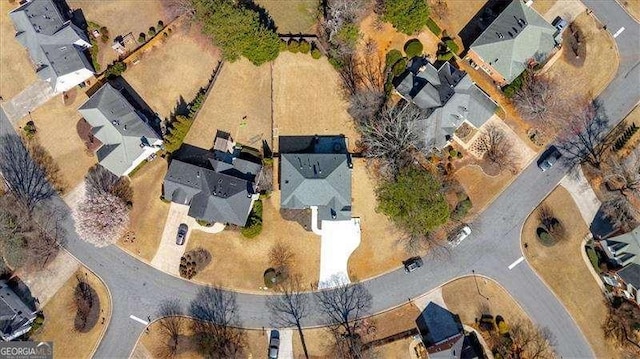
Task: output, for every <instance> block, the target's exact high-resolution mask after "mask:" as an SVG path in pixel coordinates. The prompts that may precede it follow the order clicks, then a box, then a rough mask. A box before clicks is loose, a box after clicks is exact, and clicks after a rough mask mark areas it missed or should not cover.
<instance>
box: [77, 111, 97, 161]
mask: <svg viewBox="0 0 640 359" xmlns="http://www.w3.org/2000/svg"><path fill="white" fill-rule="evenodd" d="M92 129H93V127H92V126H91V125H90V124H89V122H87V121H86V120H85V119H84V118H81V119H79V120H78V122H77V123H76V132H77V133H78V137H80V139H81V140H82V142H84V145H85V146H86V147H87V151H88V152H89V153H90V154H91V155H93V153H94V152H95V151H96V150H97V149H98V148H100V146H102V142H100V140H98V139H97V138H95V136H94V135H93V131H92Z"/></svg>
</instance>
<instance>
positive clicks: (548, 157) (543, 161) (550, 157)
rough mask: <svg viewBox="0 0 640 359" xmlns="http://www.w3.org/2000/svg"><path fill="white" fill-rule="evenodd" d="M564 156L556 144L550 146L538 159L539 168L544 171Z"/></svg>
mask: <svg viewBox="0 0 640 359" xmlns="http://www.w3.org/2000/svg"><path fill="white" fill-rule="evenodd" d="M560 157H562V154H561V153H560V151H558V149H557V148H556V147H555V146H550V147H549V148H548V149H547V150H546V151H544V152H543V153H542V156H540V158H539V159H538V168H540V170H541V171H542V172H544V171H546V170H548V169H550V168H551V167H553V165H554V164H555V163H556V162H558V160H559V159H560Z"/></svg>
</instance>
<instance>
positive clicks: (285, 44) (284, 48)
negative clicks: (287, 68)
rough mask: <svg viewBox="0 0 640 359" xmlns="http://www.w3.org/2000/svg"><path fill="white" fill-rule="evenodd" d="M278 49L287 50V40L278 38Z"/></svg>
mask: <svg viewBox="0 0 640 359" xmlns="http://www.w3.org/2000/svg"><path fill="white" fill-rule="evenodd" d="M278 49H279V50H280V51H286V50H287V42H286V41H284V40H280V43H279V44H278Z"/></svg>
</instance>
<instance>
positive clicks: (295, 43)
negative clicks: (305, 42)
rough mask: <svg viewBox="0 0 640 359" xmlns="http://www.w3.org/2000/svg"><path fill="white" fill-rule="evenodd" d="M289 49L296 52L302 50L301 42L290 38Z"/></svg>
mask: <svg viewBox="0 0 640 359" xmlns="http://www.w3.org/2000/svg"><path fill="white" fill-rule="evenodd" d="M287 49H289V51H290V52H293V53H294V54H295V53H297V52H299V51H300V42H298V40H289V44H288V45H287Z"/></svg>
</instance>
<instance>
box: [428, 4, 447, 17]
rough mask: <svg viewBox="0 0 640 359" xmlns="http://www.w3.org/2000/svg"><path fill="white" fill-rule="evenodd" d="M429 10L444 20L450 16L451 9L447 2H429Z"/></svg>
mask: <svg viewBox="0 0 640 359" xmlns="http://www.w3.org/2000/svg"><path fill="white" fill-rule="evenodd" d="M429 9H431V13H432V14H433V15H435V16H436V17H437V18H438V19H444V18H445V17H446V16H447V15H448V14H449V7H448V6H447V2H446V1H445V0H432V1H429Z"/></svg>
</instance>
